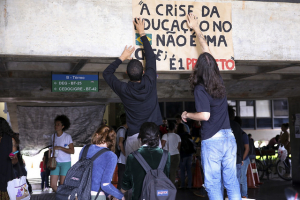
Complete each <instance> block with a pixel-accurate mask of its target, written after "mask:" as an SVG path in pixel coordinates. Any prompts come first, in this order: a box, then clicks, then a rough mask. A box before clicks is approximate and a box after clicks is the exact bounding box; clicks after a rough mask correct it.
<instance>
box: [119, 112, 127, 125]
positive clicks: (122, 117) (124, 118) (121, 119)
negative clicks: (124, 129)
mask: <svg viewBox="0 0 300 200" xmlns="http://www.w3.org/2000/svg"><path fill="white" fill-rule="evenodd" d="M120 121H121V125H123V124H126V114H125V113H123V114H122V115H120Z"/></svg>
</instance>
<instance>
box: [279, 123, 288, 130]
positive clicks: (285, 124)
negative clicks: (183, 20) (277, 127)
mask: <svg viewBox="0 0 300 200" xmlns="http://www.w3.org/2000/svg"><path fill="white" fill-rule="evenodd" d="M281 126H284V127H285V128H286V129H288V128H289V127H290V125H289V123H284V124H282V125H281Z"/></svg>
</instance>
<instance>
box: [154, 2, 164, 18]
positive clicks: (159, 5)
mask: <svg viewBox="0 0 300 200" xmlns="http://www.w3.org/2000/svg"><path fill="white" fill-rule="evenodd" d="M161 6H163V5H162V4H158V5H157V6H156V14H158V15H160V16H163V14H161V13H160V12H158V8H159V7H161Z"/></svg>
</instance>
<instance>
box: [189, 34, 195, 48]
mask: <svg viewBox="0 0 300 200" xmlns="http://www.w3.org/2000/svg"><path fill="white" fill-rule="evenodd" d="M195 38H196V35H194V34H193V35H191V36H190V46H191V47H195V46H196V43H195Z"/></svg>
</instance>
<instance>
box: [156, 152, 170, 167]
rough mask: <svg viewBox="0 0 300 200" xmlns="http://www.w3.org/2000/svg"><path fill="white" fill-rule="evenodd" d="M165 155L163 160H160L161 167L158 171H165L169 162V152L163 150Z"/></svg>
mask: <svg viewBox="0 0 300 200" xmlns="http://www.w3.org/2000/svg"><path fill="white" fill-rule="evenodd" d="M163 151H164V152H163V155H162V157H161V160H160V163H159V166H158V168H157V169H161V170H164V168H165V165H166V163H167V160H168V151H166V150H164V149H163Z"/></svg>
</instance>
